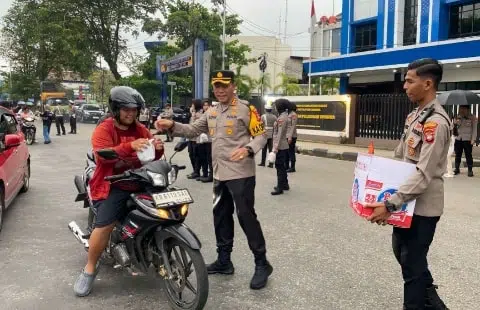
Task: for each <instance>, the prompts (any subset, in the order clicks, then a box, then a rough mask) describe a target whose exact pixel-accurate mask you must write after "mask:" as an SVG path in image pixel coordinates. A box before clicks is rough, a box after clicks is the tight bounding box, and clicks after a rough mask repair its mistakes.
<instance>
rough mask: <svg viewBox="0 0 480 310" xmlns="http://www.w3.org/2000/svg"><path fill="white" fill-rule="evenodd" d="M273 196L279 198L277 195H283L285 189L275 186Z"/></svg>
mask: <svg viewBox="0 0 480 310" xmlns="http://www.w3.org/2000/svg"><path fill="white" fill-rule="evenodd" d="M271 194H272V196H277V195H281V194H283V189H282V188H280V187H278V186H275V187H274V188H273V192H271Z"/></svg>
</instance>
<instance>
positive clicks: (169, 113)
mask: <svg viewBox="0 0 480 310" xmlns="http://www.w3.org/2000/svg"><path fill="white" fill-rule="evenodd" d="M158 118H163V119H173V108H172V105H171V104H170V103H167V104H166V105H165V110H164V111H163V113H161V114H160V115H159V117H157V119H158ZM166 136H167V140H166V141H165V142H173V137H171V136H170V134H169V133H168V132H167V133H166Z"/></svg>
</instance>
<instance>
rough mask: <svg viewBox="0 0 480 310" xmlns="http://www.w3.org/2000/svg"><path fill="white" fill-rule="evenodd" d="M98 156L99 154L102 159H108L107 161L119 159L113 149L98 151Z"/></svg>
mask: <svg viewBox="0 0 480 310" xmlns="http://www.w3.org/2000/svg"><path fill="white" fill-rule="evenodd" d="M97 154H98V156H100V157H102V158H103V159H107V160H111V159H117V158H118V154H117V153H116V152H115V151H114V150H112V149H103V150H98V151H97Z"/></svg>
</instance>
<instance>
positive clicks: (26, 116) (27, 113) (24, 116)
mask: <svg viewBox="0 0 480 310" xmlns="http://www.w3.org/2000/svg"><path fill="white" fill-rule="evenodd" d="M19 113H20V118H21V128H22V132H23V134H24V135H25V136H26V135H27V134H26V128H27V126H25V122H26V121H27V120H28V122H30V124H32V125H33V126H30V128H31V129H32V130H33V140H32V143H33V142H34V141H35V135H36V133H37V127H35V125H34V124H33V121H34V120H35V114H33V112H32V111H31V110H30V108H29V107H28V106H25V108H23V109H22V110H21V111H20V112H19ZM27 143H28V142H27Z"/></svg>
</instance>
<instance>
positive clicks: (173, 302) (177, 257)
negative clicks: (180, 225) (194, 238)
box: [163, 238, 208, 310]
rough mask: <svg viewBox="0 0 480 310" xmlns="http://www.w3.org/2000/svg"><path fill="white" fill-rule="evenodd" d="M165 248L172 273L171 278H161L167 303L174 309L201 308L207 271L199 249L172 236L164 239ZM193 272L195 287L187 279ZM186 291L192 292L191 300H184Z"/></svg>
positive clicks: (206, 285)
mask: <svg viewBox="0 0 480 310" xmlns="http://www.w3.org/2000/svg"><path fill="white" fill-rule="evenodd" d="M165 250H166V252H167V253H168V258H169V261H170V266H171V268H172V273H173V274H172V276H173V279H163V285H164V288H165V292H166V294H167V297H168V303H169V304H170V306H171V307H172V309H175V310H200V309H203V308H204V307H205V304H206V303H207V299H208V273H207V268H206V266H205V261H204V260H203V257H202V254H201V253H200V251H199V250H194V249H192V248H190V247H189V246H188V245H187V244H185V243H184V242H182V241H179V240H177V239H173V238H172V239H169V240H167V241H165ZM187 255H188V256H189V257H190V259H188V257H187ZM192 267H193V268H194V270H192ZM193 273H195V274H194V275H195V279H196V281H194V282H195V284H196V288H195V287H194V286H193V284H194V283H191V282H190V280H189V276H191V275H192V274H193ZM186 293H190V294H189V295H192V294H193V295H194V296H193V300H191V301H187V300H184V295H187V294H186Z"/></svg>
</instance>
